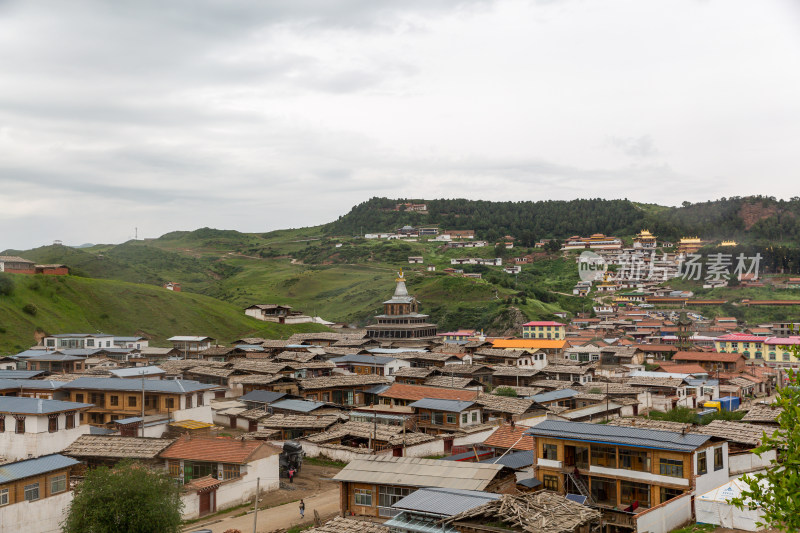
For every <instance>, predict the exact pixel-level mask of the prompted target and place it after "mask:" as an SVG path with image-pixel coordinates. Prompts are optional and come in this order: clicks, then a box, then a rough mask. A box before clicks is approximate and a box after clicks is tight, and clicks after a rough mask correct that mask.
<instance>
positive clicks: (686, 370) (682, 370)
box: [658, 363, 708, 374]
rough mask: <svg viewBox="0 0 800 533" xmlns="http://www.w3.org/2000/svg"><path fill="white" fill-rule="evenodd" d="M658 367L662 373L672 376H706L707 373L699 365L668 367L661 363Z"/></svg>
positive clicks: (668, 365)
mask: <svg viewBox="0 0 800 533" xmlns="http://www.w3.org/2000/svg"><path fill="white" fill-rule="evenodd" d="M658 367H659V368H660V369H661V370H663V371H664V372H670V373H672V374H708V371H707V370H706V369H704V368H703V367H702V366H700V365H695V364H687V365H670V364H667V363H661V364H659V365H658Z"/></svg>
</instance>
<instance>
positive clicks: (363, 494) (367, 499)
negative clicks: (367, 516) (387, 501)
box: [353, 489, 372, 507]
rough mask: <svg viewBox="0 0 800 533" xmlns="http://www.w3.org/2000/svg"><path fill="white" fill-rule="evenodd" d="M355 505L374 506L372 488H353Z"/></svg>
mask: <svg viewBox="0 0 800 533" xmlns="http://www.w3.org/2000/svg"><path fill="white" fill-rule="evenodd" d="M353 505H360V506H362V507H372V489H353Z"/></svg>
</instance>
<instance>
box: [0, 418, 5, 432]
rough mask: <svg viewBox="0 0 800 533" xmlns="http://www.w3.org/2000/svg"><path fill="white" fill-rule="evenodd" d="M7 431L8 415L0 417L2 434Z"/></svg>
mask: <svg viewBox="0 0 800 533" xmlns="http://www.w3.org/2000/svg"><path fill="white" fill-rule="evenodd" d="M5 430H6V415H0V433H3V432H5Z"/></svg>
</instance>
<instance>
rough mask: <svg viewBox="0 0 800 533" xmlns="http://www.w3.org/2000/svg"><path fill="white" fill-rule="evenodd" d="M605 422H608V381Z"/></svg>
mask: <svg viewBox="0 0 800 533" xmlns="http://www.w3.org/2000/svg"><path fill="white" fill-rule="evenodd" d="M606 422H608V381H606Z"/></svg>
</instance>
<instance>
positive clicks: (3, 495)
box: [0, 489, 8, 505]
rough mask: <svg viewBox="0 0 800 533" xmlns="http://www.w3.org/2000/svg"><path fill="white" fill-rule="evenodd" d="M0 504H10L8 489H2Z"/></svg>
mask: <svg viewBox="0 0 800 533" xmlns="http://www.w3.org/2000/svg"><path fill="white" fill-rule="evenodd" d="M0 505H8V489H3V490H0Z"/></svg>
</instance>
